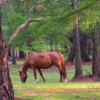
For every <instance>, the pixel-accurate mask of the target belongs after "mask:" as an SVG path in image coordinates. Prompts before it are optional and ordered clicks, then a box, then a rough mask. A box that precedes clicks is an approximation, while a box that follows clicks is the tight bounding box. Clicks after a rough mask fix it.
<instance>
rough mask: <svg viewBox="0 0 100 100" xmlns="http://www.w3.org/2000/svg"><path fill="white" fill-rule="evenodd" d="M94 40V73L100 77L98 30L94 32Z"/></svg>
mask: <svg viewBox="0 0 100 100" xmlns="http://www.w3.org/2000/svg"><path fill="white" fill-rule="evenodd" d="M92 42H93V58H92V74H93V75H95V76H97V77H100V60H99V59H100V58H99V51H98V41H97V37H96V32H92Z"/></svg>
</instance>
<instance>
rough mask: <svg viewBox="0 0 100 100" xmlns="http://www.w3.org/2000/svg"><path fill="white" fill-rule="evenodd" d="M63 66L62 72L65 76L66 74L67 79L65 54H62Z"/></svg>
mask: <svg viewBox="0 0 100 100" xmlns="http://www.w3.org/2000/svg"><path fill="white" fill-rule="evenodd" d="M61 65H62V71H63V74H64V78H65V79H67V74H66V66H65V59H64V55H63V54H61Z"/></svg>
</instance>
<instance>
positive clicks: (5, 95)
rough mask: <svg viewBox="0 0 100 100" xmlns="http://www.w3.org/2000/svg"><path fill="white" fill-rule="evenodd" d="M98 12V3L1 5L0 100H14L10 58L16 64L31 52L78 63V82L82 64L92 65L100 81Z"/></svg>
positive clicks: (68, 0)
mask: <svg viewBox="0 0 100 100" xmlns="http://www.w3.org/2000/svg"><path fill="white" fill-rule="evenodd" d="M8 1H9V2H8ZM99 9H100V1H99V0H97V1H95V0H84V1H83V0H77V1H76V0H2V1H0V100H14V90H13V85H12V81H11V78H10V76H9V67H8V59H7V58H9V59H10V60H12V64H16V59H19V58H20V59H23V58H24V59H25V58H26V57H27V56H28V54H29V53H30V52H32V51H53V50H56V51H59V52H62V53H63V54H64V55H65V57H66V62H68V61H71V62H74V63H75V75H74V77H75V78H76V77H78V76H80V75H83V71H82V63H81V60H84V61H87V62H89V61H92V73H91V74H92V75H93V76H96V77H100V64H99V56H98V55H99V48H100V47H99V44H100V39H99V38H100V35H99V32H100V30H99V27H100V17H99V16H100V13H99ZM31 22H33V23H31ZM37 22H38V23H37ZM22 23H23V24H22ZM12 41H13V42H12ZM90 44H92V46H91V47H90ZM91 49H92V50H91ZM90 54H91V55H90ZM8 55H9V57H8ZM91 59H92V60H91Z"/></svg>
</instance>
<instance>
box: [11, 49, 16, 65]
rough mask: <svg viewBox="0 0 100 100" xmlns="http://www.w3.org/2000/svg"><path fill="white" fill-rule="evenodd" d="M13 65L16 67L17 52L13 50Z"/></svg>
mask: <svg viewBox="0 0 100 100" xmlns="http://www.w3.org/2000/svg"><path fill="white" fill-rule="evenodd" d="M12 64H13V65H16V57H15V51H14V49H12Z"/></svg>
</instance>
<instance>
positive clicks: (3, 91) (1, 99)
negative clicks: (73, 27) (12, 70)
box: [0, 0, 44, 100]
mask: <svg viewBox="0 0 100 100" xmlns="http://www.w3.org/2000/svg"><path fill="white" fill-rule="evenodd" d="M4 1H5V0H4ZM2 3H3V2H1V1H0V4H2ZM0 7H1V6H0ZM0 9H1V8H0ZM43 19H44V18H41V19H37V18H33V19H31V18H29V19H28V20H27V21H26V22H25V23H23V24H22V25H20V26H19V27H18V28H17V30H16V31H15V32H14V34H13V35H12V36H11V37H10V40H9V42H8V45H7V46H6V45H5V43H4V41H3V38H2V37H3V36H2V28H1V25H2V24H1V12H0V100H14V90H13V85H12V81H11V78H10V74H9V66H8V60H7V56H8V51H9V48H10V45H11V43H12V41H13V39H14V38H15V37H16V36H17V35H18V33H19V32H20V30H21V29H23V28H24V27H25V26H27V25H28V24H29V23H30V22H33V21H34V22H39V21H41V20H43Z"/></svg>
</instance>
